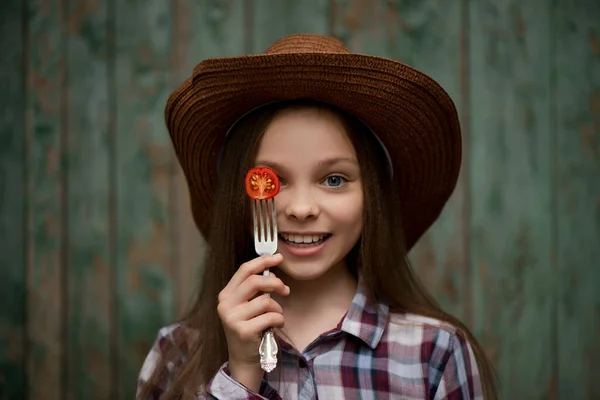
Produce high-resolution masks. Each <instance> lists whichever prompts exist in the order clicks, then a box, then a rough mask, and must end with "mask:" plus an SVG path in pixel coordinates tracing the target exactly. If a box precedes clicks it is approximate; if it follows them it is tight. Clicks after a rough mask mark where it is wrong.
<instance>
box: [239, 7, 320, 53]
mask: <svg viewBox="0 0 600 400" xmlns="http://www.w3.org/2000/svg"><path fill="white" fill-rule="evenodd" d="M253 4H254V7H253V8H252V10H251V13H252V14H251V18H252V40H251V47H250V49H249V51H250V52H251V53H262V52H264V51H265V50H266V49H267V47H269V46H270V45H271V43H272V42H274V41H275V40H277V39H280V38H281V37H283V36H285V35H291V34H294V33H325V34H326V33H328V31H329V1H328V0H311V1H309V2H301V1H294V0H281V1H273V0H254V1H253Z"/></svg>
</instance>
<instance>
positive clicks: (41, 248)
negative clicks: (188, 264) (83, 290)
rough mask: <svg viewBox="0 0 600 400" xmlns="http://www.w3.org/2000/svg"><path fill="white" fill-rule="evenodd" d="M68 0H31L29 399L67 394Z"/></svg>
mask: <svg viewBox="0 0 600 400" xmlns="http://www.w3.org/2000/svg"><path fill="white" fill-rule="evenodd" d="M63 11H64V2H63V1H61V0H52V1H43V2H37V1H30V2H28V13H29V23H28V31H27V36H28V41H27V44H26V46H27V53H28V57H27V58H28V65H27V70H26V71H27V89H26V90H27V92H26V96H27V120H26V121H27V122H26V132H27V134H26V149H27V151H26V156H27V161H26V163H27V166H26V168H27V191H26V193H27V198H28V199H27V269H28V277H27V288H28V296H27V329H28V334H29V341H28V360H27V362H28V380H29V382H31V384H30V385H29V390H30V393H29V396H30V398H32V399H50V398H54V399H59V398H64V380H63V374H64V366H65V365H64V355H65V349H64V330H63V318H64V317H65V305H66V304H65V298H64V297H65V289H66V288H65V286H64V281H65V271H64V269H63V268H64V261H65V257H64V256H65V252H64V248H63V244H64V241H63V240H62V239H63V236H64V233H65V223H64V221H65V211H66V210H65V209H64V203H63V200H64V198H65V181H64V168H62V161H63V156H64V151H65V148H64V144H65V138H66V137H65V126H66V118H65V117H66V115H65V113H66V106H65V97H64V94H65V92H64V90H63V88H64V85H65V82H66V47H65V43H66V34H65V27H64V15H63Z"/></svg>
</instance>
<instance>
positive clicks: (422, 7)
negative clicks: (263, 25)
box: [333, 0, 469, 319]
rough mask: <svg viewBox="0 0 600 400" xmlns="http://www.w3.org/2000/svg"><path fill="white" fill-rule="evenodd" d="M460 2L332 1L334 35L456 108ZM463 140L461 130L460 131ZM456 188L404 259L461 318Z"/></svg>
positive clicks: (461, 191) (461, 194) (459, 196)
mask: <svg viewBox="0 0 600 400" xmlns="http://www.w3.org/2000/svg"><path fill="white" fill-rule="evenodd" d="M462 7H463V4H462V2H452V3H451V4H450V3H448V2H446V1H444V0H429V1H420V2H414V1H383V0H381V1H377V2H366V1H356V0H346V1H337V2H336V7H334V9H333V20H334V32H335V34H336V36H337V37H339V38H340V39H342V40H343V41H344V42H345V43H347V44H348V46H349V47H350V49H351V50H352V51H356V52H360V53H367V54H372V55H376V56H382V57H388V58H393V59H396V60H398V61H402V62H404V63H406V64H409V65H411V66H413V67H415V68H417V69H419V70H420V71H423V72H424V73H426V74H428V75H430V76H431V77H433V78H434V79H435V80H437V81H438V82H439V83H440V84H441V85H442V86H443V87H444V88H445V89H446V90H447V91H448V93H449V94H450V96H452V98H453V99H454V101H455V103H456V105H457V108H459V107H460V105H461V103H462V102H463V97H461V82H462V76H461V72H462V71H461V62H462V58H461V54H462V53H461V52H462V44H461V35H462V34H463V29H464V26H465V24H464V23H463V22H464V21H463V20H462V18H463V16H462V15H463V13H462ZM463 129H464V134H465V140H466V137H467V130H466V127H465V126H464V125H463ZM464 174H465V170H464V169H463V171H462V175H461V178H460V182H459V184H458V185H457V187H456V189H455V191H454V194H453V196H452V197H451V199H450V200H449V202H448V204H447V205H446V207H445V209H444V211H443V212H442V214H441V216H440V218H439V219H438V221H436V223H435V224H434V225H433V226H432V228H431V229H430V230H429V231H428V232H427V233H426V234H425V235H424V236H423V237H422V238H421V240H420V241H419V242H418V243H417V245H416V246H415V248H414V249H413V250H412V251H411V253H410V259H411V261H412V263H413V265H414V267H415V269H416V271H417V273H418V274H419V276H420V277H421V279H423V281H424V283H425V285H426V287H427V288H428V289H429V290H430V292H431V294H432V295H433V296H434V297H435V298H436V300H437V301H439V302H440V304H441V306H442V307H443V308H444V309H445V310H446V311H448V312H450V313H452V314H453V315H455V316H456V317H458V318H461V319H465V318H466V317H467V313H466V310H467V305H468V303H469V295H468V291H466V290H465V287H468V284H467V282H466V278H467V277H468V272H467V265H468V264H467V260H466V254H465V244H466V243H465V227H464V223H463V220H464V218H465V217H464V206H463V205H464V201H465V200H464V199H465V190H466V187H465V185H464V183H463V180H464Z"/></svg>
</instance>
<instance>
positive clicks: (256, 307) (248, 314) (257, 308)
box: [232, 294, 283, 321]
mask: <svg viewBox="0 0 600 400" xmlns="http://www.w3.org/2000/svg"><path fill="white" fill-rule="evenodd" d="M269 312H274V313H279V314H283V308H282V307H281V305H280V304H279V303H277V302H276V301H275V300H273V299H272V298H271V297H269V296H268V295H265V294H263V295H260V296H258V297H257V298H255V299H254V300H252V301H249V302H248V303H245V304H240V305H239V306H237V307H236V308H235V311H234V312H233V314H234V315H232V318H235V319H236V320H238V321H249V320H251V319H252V318H254V317H256V316H258V315H261V314H265V313H269Z"/></svg>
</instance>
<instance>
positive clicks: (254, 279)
mask: <svg viewBox="0 0 600 400" xmlns="http://www.w3.org/2000/svg"><path fill="white" fill-rule="evenodd" d="M289 290H290V289H289V287H287V286H286V285H285V284H284V283H283V281H282V280H281V279H279V278H276V277H273V276H262V275H252V276H250V277H248V278H247V279H246V280H245V281H244V282H243V283H242V284H241V285H240V286H238V288H237V289H236V290H235V291H234V292H233V293H232V294H231V295H230V296H229V297H228V298H227V301H231V302H232V304H239V303H243V302H248V301H251V299H252V298H253V297H254V296H255V295H256V294H257V293H259V294H262V293H272V292H275V293H279V294H280V295H282V296H287V295H288V294H289Z"/></svg>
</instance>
